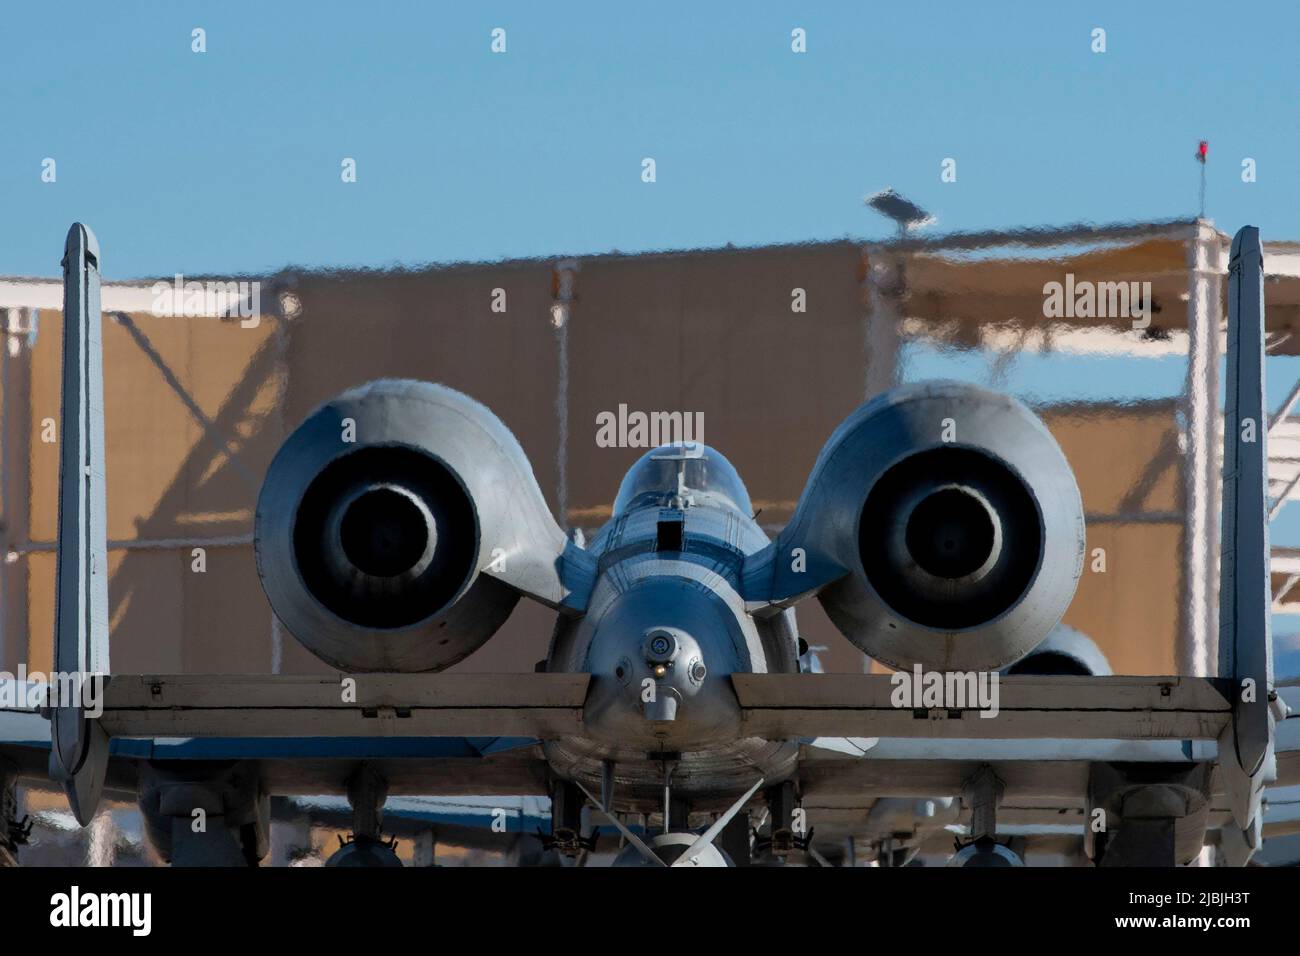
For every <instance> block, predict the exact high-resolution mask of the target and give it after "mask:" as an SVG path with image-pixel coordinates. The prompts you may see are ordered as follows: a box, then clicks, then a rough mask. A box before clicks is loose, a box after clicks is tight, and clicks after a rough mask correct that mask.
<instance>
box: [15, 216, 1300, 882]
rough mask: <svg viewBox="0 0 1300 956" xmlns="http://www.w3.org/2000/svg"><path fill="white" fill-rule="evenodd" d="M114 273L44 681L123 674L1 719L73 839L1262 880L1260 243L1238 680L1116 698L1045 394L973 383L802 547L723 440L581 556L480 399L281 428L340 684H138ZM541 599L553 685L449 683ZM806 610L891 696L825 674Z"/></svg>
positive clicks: (288, 600)
mask: <svg viewBox="0 0 1300 956" xmlns="http://www.w3.org/2000/svg"><path fill="white" fill-rule="evenodd" d="M99 258H100V257H99V247H98V244H97V242H96V240H95V238H94V236H93V234H92V233H91V232H90V230H89V229H88V228H86V227H84V226H82V225H79V224H78V225H74V226H73V228H72V230H71V232H70V233H69V236H68V241H67V245H66V249H65V258H64V270H65V308H64V319H65V323H66V332H65V338H64V348H65V352H64V367H63V429H62V433H61V434H62V436H63V446H62V454H63V458H62V468H61V473H60V499H59V500H60V520H59V550H58V584H57V601H58V605H57V618H56V628H55V631H56V633H55V655H54V660H55V664H56V669H57V670H58V671H59V672H60V673H73V674H78V675H87V676H88V677H95V678H96V679H102V695H101V697H102V699H101V700H100V701H99V704H101V705H102V706H100V707H94V708H93V709H92V708H91V707H90V706H88V704H87V702H86V701H85V700H77V699H67V698H66V697H65V698H61V699H58V700H50V701H47V705H46V706H44V707H36V706H31V705H27V706H13V707H10V708H9V709H8V711H7V712H4V713H0V720H2V721H3V723H0V770H3V774H4V777H5V779H4V781H3V782H4V783H5V784H6V786H7V787H8V788H10V789H11V788H12V785H13V782H14V781H15V780H16V779H23V780H29V781H41V780H45V779H47V778H48V779H49V780H53V781H55V782H57V783H58V784H60V785H61V786H62V787H63V788H64V789H65V791H66V793H67V795H68V799H69V803H70V806H71V809H72V811H73V813H74V814H75V815H76V817H77V819H78V820H79V821H80V822H81V823H82V824H83V825H85V824H87V823H88V822H89V821H90V819H91V817H92V815H93V814H94V812H95V809H96V806H97V804H98V803H99V801H100V798H101V795H102V794H103V792H104V791H105V789H106V788H107V789H108V790H109V791H112V792H116V793H131V794H135V795H136V796H137V797H138V799H139V801H140V806H141V809H142V811H143V813H144V816H145V819H146V821H147V827H148V830H149V833H150V835H151V838H152V839H153V841H154V843H155V844H156V845H157V847H158V848H159V850H160V852H161V853H162V855H163V857H164V858H165V859H168V860H170V861H171V862H172V863H173V864H212V865H215V864H234V865H242V864H245V863H248V862H250V861H256V860H258V859H260V858H261V857H262V856H263V855H265V853H266V846H267V832H268V826H269V809H268V806H269V803H268V799H267V798H268V796H269V795H271V794H289V795H293V794H345V795H346V796H347V799H348V801H349V803H350V805H351V807H352V811H353V831H354V839H353V840H352V841H351V842H349V843H348V844H347V845H346V846H344V847H343V848H342V849H341V850H340V851H339V852H338V853H337V854H336V855H335V857H334V858H332V860H331V862H332V863H334V864H336V865H391V864H393V863H395V862H396V857H395V855H394V854H393V852H392V849H391V847H390V846H388V845H387V844H386V843H384V842H383V841H382V840H381V839H380V835H381V826H382V823H381V821H382V810H383V805H384V802H385V799H386V797H387V795H389V794H395V795H396V794H403V795H408V794H425V795H445V796H448V797H458V796H469V795H477V796H493V795H512V796H523V795H544V796H549V797H550V802H551V816H552V821H551V828H550V833H547V834H543V836H544V839H545V841H546V844H547V846H548V847H550V848H552V849H554V850H555V851H556V852H557V853H560V854H562V855H565V856H567V857H580V856H582V855H583V854H585V853H587V852H588V851H589V850H590V849H591V848H592V839H593V838H592V834H591V833H586V832H584V819H587V820H594V821H595V822H596V823H598V824H600V825H608V826H612V827H614V828H616V829H617V831H618V832H619V834H620V836H621V839H622V841H623V846H624V848H623V850H622V852H621V853H620V854H619V856H618V858H617V860H616V862H617V863H619V864H627V865H644V866H654V867H666V866H709V865H728V864H748V863H750V862H755V861H761V862H774V861H775V862H780V861H783V860H794V859H813V860H817V861H819V862H823V863H825V862H827V852H830V850H831V849H832V848H833V847H834V846H836V845H840V846H842V845H844V842H845V841H858V842H854V843H852V844H851V845H852V846H857V845H858V844H859V842H861V841H866V843H867V845H868V846H870V847H872V848H873V852H874V854H875V856H876V858H877V859H878V860H879V861H880V862H881V863H884V864H900V863H905V862H906V861H907V860H908V859H910V858H911V856H913V855H914V854H915V853H916V852H917V850H918V849H919V848H920V846H921V843H922V842H923V840H924V839H925V838H927V837H929V836H932V835H933V833H934V832H935V830H936V828H946V831H947V832H950V831H952V830H956V832H958V833H960V834H961V836H962V837H964V840H963V841H962V842H961V843H960V844H959V847H958V850H957V852H956V853H955V854H954V856H953V858H952V862H953V863H954V864H955V865H960V866H967V865H970V866H1004V865H1019V864H1020V863H1021V862H1022V858H1021V855H1020V853H1019V852H1018V850H1024V849H1025V848H1027V847H1032V845H1033V842H1034V840H1035V839H1036V838H1037V837H1036V832H1035V830H1034V826H1035V825H1036V824H1041V823H1042V822H1043V821H1044V820H1050V821H1051V822H1052V823H1053V824H1055V825H1057V828H1058V829H1060V828H1061V826H1062V825H1063V826H1064V828H1065V829H1066V830H1068V831H1069V832H1070V833H1071V834H1073V835H1074V838H1075V839H1076V840H1078V841H1080V842H1081V844H1082V846H1083V847H1084V849H1085V851H1086V853H1087V855H1088V856H1089V857H1091V858H1092V859H1093V860H1094V861H1096V862H1098V863H1100V864H1103V865H1124V864H1152V863H1156V864H1165V865H1173V864H1178V863H1186V862H1188V861H1189V860H1191V859H1192V858H1193V857H1195V856H1196V855H1197V854H1198V853H1199V852H1200V851H1201V849H1202V847H1203V846H1204V845H1206V844H1207V842H1208V843H1212V844H1216V845H1217V846H1218V847H1219V848H1220V851H1221V855H1222V858H1223V859H1224V860H1225V861H1227V862H1231V863H1235V864H1244V863H1245V862H1246V861H1247V860H1248V859H1249V858H1250V856H1251V855H1252V853H1253V852H1254V851H1255V850H1256V849H1257V848H1258V847H1259V845H1260V842H1261V839H1262V835H1263V833H1264V828H1265V824H1266V822H1267V821H1266V812H1265V809H1264V802H1263V794H1264V786H1265V784H1266V783H1274V782H1276V783H1278V784H1295V783H1300V758H1297V753H1296V751H1297V748H1298V747H1300V733H1296V731H1297V730H1300V720H1296V721H1289V722H1284V721H1285V718H1286V717H1287V715H1288V714H1289V713H1290V708H1288V706H1287V702H1286V700H1285V699H1284V696H1285V695H1283V694H1279V693H1278V691H1277V689H1275V688H1274V686H1273V675H1272V658H1271V650H1270V642H1269V615H1268V609H1269V595H1268V587H1267V556H1268V539H1267V523H1266V500H1265V473H1264V466H1265V462H1266V457H1267V453H1266V447H1265V443H1266V431H1267V430H1266V429H1263V428H1254V429H1246V428H1242V427H1239V424H1241V423H1244V422H1246V420H1248V419H1249V420H1253V422H1255V423H1259V422H1261V421H1263V420H1264V415H1265V409H1264V405H1263V401H1264V398H1263V354H1264V353H1263V330H1264V326H1263V285H1262V274H1263V273H1262V249H1261V246H1260V243H1259V237H1258V232H1257V230H1255V229H1253V228H1251V227H1247V228H1245V229H1243V230H1241V232H1239V233H1238V234H1237V236H1236V238H1235V239H1234V241H1233V245H1232V254H1231V271H1230V347H1229V355H1230V359H1229V382H1228V408H1227V422H1228V424H1227V427H1225V429H1224V433H1225V442H1226V447H1225V456H1224V461H1225V474H1224V502H1225V510H1224V515H1223V538H1222V540H1223V556H1222V562H1221V564H1222V587H1221V606H1222V617H1221V626H1220V635H1219V636H1220V647H1221V649H1222V659H1221V661H1220V676H1219V677H1216V678H1204V677H1187V676H1170V677H1124V676H1114V675H1111V674H1110V673H1109V666H1108V665H1107V664H1106V662H1105V659H1104V657H1102V656H1101V654H1100V652H1099V651H1098V650H1097V649H1096V647H1095V645H1093V644H1092V643H1091V641H1089V640H1088V639H1087V638H1086V637H1085V636H1084V635H1081V634H1078V633H1077V632H1072V631H1069V630H1068V629H1062V628H1059V627H1058V625H1059V622H1060V619H1061V617H1062V615H1063V613H1064V612H1065V610H1066V609H1067V607H1068V606H1069V604H1070V601H1071V599H1072V598H1073V596H1074V592H1075V587H1076V584H1077V582H1078V579H1079V576H1080V573H1081V570H1082V564H1083V556H1084V549H1085V528H1084V517H1083V509H1082V506H1081V503H1080V497H1079V491H1078V488H1077V486H1076V484H1075V481H1074V477H1073V475H1072V473H1071V471H1070V468H1069V466H1068V465H1067V463H1066V460H1065V458H1064V456H1063V455H1062V453H1061V451H1060V449H1059V447H1058V446H1057V444H1056V442H1055V441H1054V440H1053V438H1052V436H1051V434H1050V433H1049V432H1048V430H1047V428H1046V427H1045V426H1044V425H1043V424H1042V422H1041V421H1039V420H1038V419H1037V418H1036V417H1035V416H1034V414H1033V413H1032V412H1031V411H1030V410H1029V409H1027V408H1026V407H1025V406H1024V405H1022V404H1021V403H1020V402H1018V401H1016V400H1015V399H1013V398H1010V397H1008V396H1005V395H1000V394H996V393H994V392H990V391H986V390H983V389H980V388H975V387H972V386H969V385H963V384H956V383H951V382H934V383H924V384H916V385H908V386H904V387H900V388H897V389H894V390H892V391H889V392H887V393H885V394H882V395H880V396H877V397H876V398H874V399H872V400H870V401H868V402H867V403H865V404H864V405H862V406H861V407H859V408H858V409H857V410H856V411H854V412H853V413H852V414H851V415H849V417H848V418H847V419H845V421H844V422H843V423H842V424H841V425H840V426H839V427H838V428H837V429H836V430H835V432H834V433H833V434H832V435H831V436H830V437H829V439H828V440H827V442H826V445H825V447H824V448H823V450H822V452H821V454H820V456H819V457H818V459H817V462H816V465H815V466H814V469H813V471H812V473H811V475H810V476H809V478H808V482H807V486H806V488H805V490H804V492H803V494H802V497H801V498H800V500H799V504H798V508H797V510H796V512H795V514H794V517H793V519H792V520H791V521H790V522H789V524H788V525H787V526H786V527H785V528H784V529H783V530H782V531H781V532H780V533H779V534H778V535H777V537H776V539H775V540H770V539H769V538H768V536H767V535H766V534H765V533H764V532H763V531H762V529H761V528H760V527H759V525H758V524H757V523H756V522H755V520H754V515H753V509H752V505H751V503H750V500H749V496H748V494H747V493H746V490H745V486H744V483H743V481H742V479H741V477H740V475H739V474H737V472H736V469H735V468H734V467H732V465H731V464H730V463H729V462H728V461H727V459H726V458H725V457H724V456H723V455H722V454H721V452H719V451H718V450H716V449H714V448H710V447H707V446H704V445H701V444H696V443H689V442H684V443H678V444H675V445H669V446H664V447H661V448H657V449H654V450H652V451H650V452H649V453H647V454H646V455H645V456H644V457H643V458H642V459H641V460H640V461H638V462H637V463H636V464H635V465H634V466H633V467H632V468H631V470H630V471H629V472H628V473H627V475H626V477H625V478H624V480H623V482H622V486H621V487H620V488H619V489H618V491H617V494H616V497H615V498H614V507H613V516H612V518H611V519H610V521H609V522H608V523H607V524H606V525H605V526H604V527H603V528H602V529H601V530H600V531H599V532H598V533H597V534H596V535H595V537H594V538H593V539H592V540H591V541H590V542H589V543H583V542H581V541H579V540H576V539H575V538H571V537H569V536H566V534H565V533H564V532H563V531H562V530H561V528H560V527H559V525H558V524H557V523H556V521H555V519H554V518H553V517H552V515H551V513H550V511H549V510H548V508H547V505H546V503H545V501H544V498H543V496H542V493H541V491H540V489H539V487H538V484H537V481H536V479H535V478H534V476H533V472H532V469H531V467H530V466H529V463H528V461H527V459H526V457H525V455H524V453H523V451H522V449H521V448H520V446H519V444H518V442H517V441H516V440H515V438H514V437H513V435H512V434H511V433H510V431H509V429H508V428H507V427H506V425H505V424H503V423H502V422H501V421H500V420H499V419H498V418H497V417H496V416H495V415H494V414H493V413H492V412H491V411H490V410H489V409H487V408H486V407H484V406H483V405H481V404H479V403H477V402H475V401H474V400H473V399H471V398H470V397H468V396H466V395H463V394H460V393H458V392H456V391H453V390H452V389H449V388H446V387H443V386H441V385H437V384H432V383H428V382H418V381H409V380H381V381H373V382H369V383H367V384H364V385H361V386H360V387H357V388H355V389H352V390H350V391H347V392H345V393H344V394H342V395H340V396H338V397H337V398H335V399H333V400H331V401H329V402H327V403H325V404H324V405H322V406H321V407H320V408H318V409H317V410H316V411H315V412H313V413H312V414H311V415H310V416H309V417H308V418H307V420H306V421H304V422H303V423H302V424H301V425H300V426H299V427H298V428H297V430H296V431H294V432H293V433H292V434H291V435H290V437H289V438H288V439H287V440H286V441H285V442H284V444H283V446H282V447H281V449H280V450H279V452H278V454H277V455H276V456H275V459H274V461H273V462H272V464H271V466H270V469H269V471H268V473H267V475H266V479H265V482H264V484H263V487H262V491H261V494H260V497H259V500H258V504H257V511H256V525H255V546H256V555H257V567H258V573H259V575H260V577H261V581H262V585H263V588H264V590H265V592H266V595H267V597H268V599H269V601H270V604H271V606H272V608H273V610H274V612H275V614H276V615H277V617H278V618H279V620H280V621H281V622H282V624H283V625H284V627H285V628H286V629H287V630H288V631H289V632H290V633H291V634H292V635H293V636H294V637H295V638H296V639H297V640H298V641H300V642H301V643H302V644H303V645H304V646H305V647H306V648H308V649H309V650H310V651H311V652H312V653H314V654H315V655H316V656H317V657H319V658H320V659H321V660H322V661H325V662H327V663H328V664H330V665H331V666H333V667H335V668H337V669H338V673H337V674H336V675H334V676H328V677H291V676H272V675H266V676H251V677H245V676H240V677H232V676H218V675H171V676H169V675H143V674H122V673H115V672H113V670H112V668H111V666H110V663H109V643H108V636H109V629H108V623H107V613H106V608H107V603H106V574H107V561H106V543H105V532H104V515H105V510H104V502H105V481H104V457H103V455H104V452H103V411H102V376H103V367H102V356H101V348H100V340H99V334H100V322H101V316H100V309H99ZM520 597H527V598H529V599H531V600H534V601H538V602H541V603H542V604H544V605H545V606H547V607H549V608H551V609H552V610H554V612H555V615H556V623H555V629H554V633H553V637H552V640H551V645H550V650H549V653H548V655H547V657H546V660H545V661H544V662H542V663H541V664H540V665H539V666H538V668H537V670H536V672H534V673H519V674H501V675H482V674H440V673H438V672H440V671H443V670H445V669H446V668H448V667H449V666H450V665H452V664H454V663H456V662H457V661H459V660H462V659H463V658H465V657H466V656H468V655H469V654H471V653H473V651H474V650H475V649H477V648H478V647H480V646H481V645H482V644H483V643H484V642H485V641H487V640H489V639H490V638H491V637H492V635H493V633H494V632H495V631H496V630H497V629H498V628H499V627H500V626H501V625H502V623H503V622H504V621H505V620H506V618H507V617H508V616H509V615H510V613H511V611H512V609H513V608H514V607H515V605H516V603H517V601H518V600H519V599H520ZM811 598H816V599H817V600H819V601H820V602H821V603H822V605H823V607H824V608H825V609H826V611H827V613H828V615H829V617H830V619H831V620H832V621H833V622H834V623H835V625H836V626H837V627H838V628H839V629H840V630H841V631H842V632H843V634H844V635H845V637H846V638H848V639H849V640H850V641H852V642H853V643H854V644H855V645H857V646H858V647H859V648H861V650H862V651H863V652H865V653H866V654H867V655H869V656H870V657H872V658H874V659H875V660H877V661H880V662H883V663H884V664H887V665H889V666H890V667H892V668H895V669H896V673H895V674H893V675H890V674H860V675H859V674H820V673H807V672H801V671H802V670H803V669H802V668H801V664H800V661H801V660H804V661H807V660H808V659H809V658H808V648H806V646H802V645H801V641H800V638H799V636H798V631H797V627H796V621H795V605H797V604H798V603H799V602H801V601H804V600H808V599H811ZM91 686H94V680H91ZM1292 703H1293V704H1294V703H1295V701H1293V702H1292ZM584 811H585V812H584ZM200 813H201V814H202V815H203V816H204V819H205V820H206V826H205V827H203V828H201V829H200V828H196V827H194V826H192V825H191V823H192V820H193V819H195V818H196V817H197V816H198V815H199V814H200ZM0 816H2V814H0ZM755 820H760V826H758V827H754V826H752V824H753V823H754V822H755ZM656 823H657V825H655V824H656ZM1279 826H1280V827H1283V828H1294V823H1293V822H1292V823H1281V824H1279ZM14 830H15V828H14V827H13V826H12V825H10V826H7V827H6V829H5V831H3V832H0V842H5V841H6V840H7V841H8V842H9V844H10V845H11V846H12V845H14V844H16V842H17V841H16V840H15V839H14ZM1279 832H1288V831H1287V830H1279ZM1009 834H1013V835H1015V837H1016V841H1018V842H1016V843H1014V844H1012V845H1009V843H1010V841H1009V839H1008V835H1009ZM1037 835H1038V836H1041V835H1042V834H1041V833H1039V834H1037ZM823 851H826V852H823Z"/></svg>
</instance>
